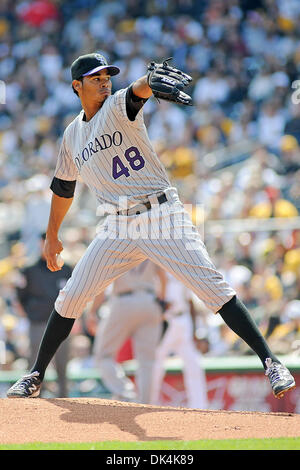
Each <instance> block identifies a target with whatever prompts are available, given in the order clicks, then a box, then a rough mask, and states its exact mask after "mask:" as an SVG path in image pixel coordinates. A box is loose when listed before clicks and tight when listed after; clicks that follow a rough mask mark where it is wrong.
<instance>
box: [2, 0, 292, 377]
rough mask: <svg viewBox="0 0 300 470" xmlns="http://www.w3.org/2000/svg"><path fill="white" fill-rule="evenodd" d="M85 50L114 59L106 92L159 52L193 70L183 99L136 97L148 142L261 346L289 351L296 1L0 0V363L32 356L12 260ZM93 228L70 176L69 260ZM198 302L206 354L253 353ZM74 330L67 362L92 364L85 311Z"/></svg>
mask: <svg viewBox="0 0 300 470" xmlns="http://www.w3.org/2000/svg"><path fill="white" fill-rule="evenodd" d="M91 51H98V52H100V53H103V54H104V55H105V56H106V57H107V58H108V61H109V62H110V63H114V64H116V65H118V66H119V67H120V69H121V73H120V74H119V75H118V76H116V77H114V79H113V88H114V89H115V90H116V89H119V88H122V87H126V86H128V85H129V84H130V83H131V82H132V81H134V80H135V79H137V78H139V77H140V76H142V75H144V74H145V71H146V66H147V63H148V62H149V61H151V60H155V61H161V60H162V59H165V58H168V57H173V60H172V64H174V65H175V66H177V67H178V68H182V69H183V70H184V71H185V72H187V73H188V74H190V75H191V76H192V77H193V84H192V86H191V87H190V88H189V90H188V92H189V93H190V94H191V95H192V97H193V100H194V106H193V107H188V108H184V107H180V106H176V105H170V104H167V103H165V102H161V103H160V104H159V103H158V102H157V101H156V100H155V99H153V98H152V99H150V100H149V101H148V102H147V104H146V105H145V108H144V115H145V122H146V125H147V127H148V132H149V136H150V139H151V140H152V142H153V143H154V146H155V148H156V150H157V153H158V156H159V158H160V159H161V160H162V162H163V163H164V164H165V166H166V168H167V170H168V172H169V175H170V178H171V181H172V183H173V184H174V185H175V186H177V187H178V190H179V193H180V196H181V199H182V201H183V202H184V203H186V204H189V205H192V207H193V210H192V217H193V219H194V221H195V223H197V221H199V220H201V221H204V240H205V243H206V245H207V248H208V251H209V253H210V255H211V257H212V259H213V260H214V262H215V264H216V265H217V266H218V268H219V269H221V271H222V272H223V273H224V275H225V277H226V278H227V279H228V281H229V282H230V283H231V284H232V285H233V286H234V287H235V288H236V289H237V291H238V293H239V295H240V297H241V298H242V299H243V301H244V303H245V304H246V305H247V307H249V308H250V310H251V312H253V315H254V317H255V319H256V320H257V322H258V324H259V326H260V328H261V330H262V331H263V332H264V334H265V335H266V337H267V338H268V342H269V344H270V345H271V347H272V348H273V350H274V351H275V352H276V353H278V354H289V353H297V351H299V348H300V335H299V325H300V300H299V298H300V297H299V292H300V244H299V241H300V216H299V210H300V146H299V145H300V104H299V103H298V102H297V89H296V88H295V82H296V81H297V80H298V79H299V77H300V2H299V1H298V0H285V1H281V0H261V1H259V0H257V1H255V0H252V1H250V0H244V1H243V0H240V1H238V0H222V1H221V0H201V1H192V0H148V1H139V0H122V1H121V2H119V1H105V0H103V1H100V0H72V1H68V0H64V1H60V0H51V1H50V0H37V1H23V0H22V1H19V0H1V2H0V80H2V82H4V83H5V94H6V96H5V103H4V104H1V105H0V294H1V300H0V341H1V348H2V353H3V348H4V349H5V354H6V359H5V363H3V364H1V366H0V368H1V369H3V370H6V371H17V370H24V369H26V367H27V366H28V363H27V359H26V358H28V347H29V346H28V322H27V320H26V318H24V316H22V315H20V312H19V306H18V302H17V301H16V292H15V289H16V286H18V285H19V284H20V282H21V280H20V269H22V268H23V267H24V266H25V265H27V264H28V263H29V262H31V260H32V259H34V258H35V257H36V256H38V250H39V244H38V240H39V235H40V233H41V232H43V231H44V230H45V229H46V225H47V221H48V215H49V207H50V199H51V191H50V189H49V185H50V182H51V180H52V176H53V172H54V168H55V165H56V158H57V152H58V149H59V145H60V140H61V137H62V134H63V131H64V129H65V127H66V125H67V124H68V123H69V122H70V121H71V120H72V119H73V118H74V117H75V116H76V114H77V113H78V112H79V111H80V103H79V100H78V98H77V97H76V96H75V94H74V93H73V91H72V88H71V76H70V71H69V67H70V64H71V62H72V61H73V60H74V59H75V58H76V57H77V56H78V55H80V54H84V53H88V52H91ZM298 95H299V98H300V93H298ZM96 225H97V216H96V202H95V201H94V200H93V199H92V198H91V196H90V195H89V193H88V191H87V189H86V187H84V186H83V185H81V184H80V183H79V184H78V185H77V189H76V195H75V200H74V203H73V206H72V208H71V211H70V213H69V214H68V216H67V218H66V220H65V222H64V225H63V228H62V231H61V238H62V239H63V242H64V246H65V250H64V257H65V259H66V261H67V262H68V263H69V264H71V265H73V266H74V264H75V263H76V261H77V260H78V259H79V257H80V256H81V254H82V253H83V251H84V250H85V248H86V246H87V245H88V244H89V242H90V241H91V240H92V239H93V237H94V235H95V229H96ZM195 304H196V306H197V308H198V311H199V319H198V320H199V321H198V329H197V336H198V339H199V348H202V353H203V354H204V355H205V356H210V357H221V356H222V357H224V356H226V355H228V356H240V355H243V354H244V355H248V354H250V353H249V350H248V349H247V348H245V346H243V345H242V344H240V343H239V341H237V340H236V338H233V337H232V336H231V335H230V334H229V332H228V330H226V329H225V330H224V328H223V325H222V324H220V323H219V322H218V320H217V319H216V317H215V316H213V315H212V314H211V312H207V311H205V309H204V308H203V306H202V305H201V303H200V302H197V300H196V299H195ZM72 341H73V349H72V357H71V360H70V370H77V369H76V368H79V369H80V367H81V366H82V364H84V359H86V361H88V360H91V361H92V359H91V357H90V347H91V344H92V342H93V338H92V336H91V335H90V334H89V333H88V332H87V331H86V328H85V325H84V317H83V318H82V320H80V321H78V322H76V326H75V327H74V329H73V332H72ZM204 342H205V345H206V346H205V347H204V349H203V344H204ZM2 357H3V356H2ZM2 362H4V361H2ZM86 364H88V362H87V363H86ZM83 367H84V366H83ZM72 368H73V369H72Z"/></svg>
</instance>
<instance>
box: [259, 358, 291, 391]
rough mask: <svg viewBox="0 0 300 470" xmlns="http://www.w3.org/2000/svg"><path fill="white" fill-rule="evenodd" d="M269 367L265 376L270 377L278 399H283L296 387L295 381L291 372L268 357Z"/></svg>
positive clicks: (267, 363)
mask: <svg viewBox="0 0 300 470" xmlns="http://www.w3.org/2000/svg"><path fill="white" fill-rule="evenodd" d="M265 364H266V366H267V368H266V371H265V374H266V375H267V376H268V377H269V380H270V384H271V387H272V390H273V395H274V396H275V397H276V398H282V397H283V395H284V394H285V393H286V392H288V391H289V390H292V389H293V388H295V387H296V383H295V379H294V377H293V376H292V374H291V373H290V372H289V370H288V369H287V368H286V367H285V366H284V365H282V364H280V363H279V362H272V359H271V358H270V357H268V358H267V359H266V361H265Z"/></svg>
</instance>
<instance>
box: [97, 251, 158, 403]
mask: <svg viewBox="0 0 300 470" xmlns="http://www.w3.org/2000/svg"><path fill="white" fill-rule="evenodd" d="M165 285H166V273H165V271H164V270H163V269H161V268H160V267H159V266H157V265H155V264H154V263H152V262H151V261H149V260H146V261H144V262H143V263H141V264H140V265H139V266H137V267H136V268H133V269H131V270H130V271H128V272H127V273H126V274H124V275H123V276H121V277H120V278H118V279H117V280H116V281H115V282H114V283H113V286H112V292H111V294H108V296H109V297H108V307H109V308H108V312H107V315H105V316H104V317H103V318H101V319H100V321H99V324H98V327H97V330H96V335H95V342H94V355H95V362H96V365H97V367H98V368H99V371H100V375H101V379H102V381H103V383H104V385H105V386H106V387H107V388H108V389H109V390H110V391H111V393H112V395H113V397H114V398H115V399H118V400H126V401H134V402H139V403H150V386H151V377H152V369H153V365H154V361H155V351H156V348H157V346H158V343H159V340H160V337H161V334H162V307H161V305H160V303H159V301H158V299H162V298H163V297H164V295H165V292H164V291H165ZM104 301H105V295H104V294H100V296H98V297H97V298H96V299H95V301H94V302H93V305H92V308H91V310H90V312H89V314H88V320H89V322H90V324H91V321H92V322H93V317H94V319H95V313H96V312H97V311H98V309H99V307H100V306H101V305H102V303H103V302H104ZM128 338H131V339H132V345H133V352H134V358H135V359H136V361H137V369H136V373H135V378H136V386H135V385H134V383H133V382H132V381H131V380H130V379H129V378H128V377H127V376H126V374H125V372H124V370H123V367H122V365H121V364H120V363H118V362H117V361H116V355H117V353H118V351H119V350H120V348H121V346H122V345H123V344H124V342H125V341H126V339H128Z"/></svg>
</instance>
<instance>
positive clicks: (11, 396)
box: [6, 390, 40, 398]
mask: <svg viewBox="0 0 300 470" xmlns="http://www.w3.org/2000/svg"><path fill="white" fill-rule="evenodd" d="M39 395H40V390H37V391H36V392H35V393H33V394H32V395H6V396H7V398H38V396H39Z"/></svg>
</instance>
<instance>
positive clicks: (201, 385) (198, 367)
mask: <svg viewBox="0 0 300 470" xmlns="http://www.w3.org/2000/svg"><path fill="white" fill-rule="evenodd" d="M165 300H166V302H167V303H168V305H169V306H168V308H167V310H166V311H165V313H164V318H166V320H167V322H168V327H167V329H166V332H165V334H164V336H163V338H162V340H161V341H160V343H159V345H158V347H157V348H156V354H155V357H156V359H155V364H154V367H153V374H152V382H151V395H150V396H151V404H153V405H159V404H161V403H160V392H161V386H162V381H163V377H164V375H165V370H164V361H165V359H166V358H167V357H168V356H169V355H171V354H176V355H178V356H179V357H180V358H181V359H182V362H183V379H184V386H185V391H186V395H187V406H188V407H189V408H201V409H207V407H208V401H207V387H206V377H205V372H204V369H203V366H202V364H201V356H200V352H199V351H198V350H197V348H196V346H195V343H194V324H193V323H195V318H192V317H193V316H194V309H193V303H192V302H193V301H192V292H191V291H190V290H189V289H187V287H186V286H185V285H184V284H182V282H179V281H178V280H177V279H176V278H174V276H171V275H170V274H168V275H167V285H166V293H165Z"/></svg>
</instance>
